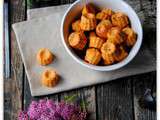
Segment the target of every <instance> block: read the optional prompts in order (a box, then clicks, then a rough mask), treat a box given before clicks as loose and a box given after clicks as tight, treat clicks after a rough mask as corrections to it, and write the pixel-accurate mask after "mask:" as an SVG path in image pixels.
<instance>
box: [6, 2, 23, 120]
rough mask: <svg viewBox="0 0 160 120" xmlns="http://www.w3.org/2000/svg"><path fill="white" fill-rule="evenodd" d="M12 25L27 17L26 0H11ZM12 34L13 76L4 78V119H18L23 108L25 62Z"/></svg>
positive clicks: (11, 32) (11, 33)
mask: <svg viewBox="0 0 160 120" xmlns="http://www.w3.org/2000/svg"><path fill="white" fill-rule="evenodd" d="M9 3H10V8H9V12H10V27H11V24H13V23H15V22H18V21H23V20H24V19H25V6H24V0H14V1H13V0H10V1H9ZM10 35H11V52H12V53H11V78H8V80H4V81H5V82H4V96H5V98H4V105H5V106H4V109H5V110H4V119H5V120H16V119H17V115H18V112H19V110H21V108H22V102H21V101H22V100H21V99H22V88H23V62H22V60H21V56H20V52H19V49H18V45H17V42H16V39H15V36H14V33H13V31H10Z"/></svg>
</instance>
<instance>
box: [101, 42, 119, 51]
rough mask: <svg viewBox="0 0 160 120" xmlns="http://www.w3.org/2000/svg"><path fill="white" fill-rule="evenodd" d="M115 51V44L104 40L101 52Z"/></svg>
mask: <svg viewBox="0 0 160 120" xmlns="http://www.w3.org/2000/svg"><path fill="white" fill-rule="evenodd" d="M115 51H116V46H115V44H113V43H111V42H108V41H107V42H105V43H104V44H103V45H102V47H101V52H102V53H107V54H113V53H114V52H115Z"/></svg>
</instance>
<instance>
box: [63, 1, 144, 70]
mask: <svg viewBox="0 0 160 120" xmlns="http://www.w3.org/2000/svg"><path fill="white" fill-rule="evenodd" d="M80 1H81V0H77V1H75V2H74V3H72V4H71V5H70V7H69V8H68V9H67V11H66V12H65V14H64V15H63V18H62V22H61V30H60V33H61V39H62V43H63V45H64V47H65V49H66V51H67V52H68V53H69V55H70V56H71V57H72V58H73V59H74V60H75V61H76V62H77V63H79V64H81V65H82V66H84V67H87V68H89V69H92V70H97V71H113V70H116V69H120V68H122V67H124V66H126V65H127V64H128V63H129V62H131V61H132V59H134V58H135V56H136V55H137V53H138V51H139V50H140V47H141V45H142V40H143V29H142V24H141V22H140V19H139V17H138V15H137V13H136V12H135V10H134V9H133V8H132V7H131V6H130V5H129V4H128V3H127V2H125V1H123V0H121V2H122V4H123V5H125V6H126V7H128V8H129V9H130V10H132V13H133V14H135V16H136V17H137V22H138V24H139V27H140V33H139V34H140V38H139V42H138V41H137V42H136V43H138V44H135V45H134V51H133V50H131V51H130V53H129V54H128V56H127V57H126V58H125V59H124V60H122V61H121V62H118V63H116V64H113V65H108V66H96V65H92V64H89V63H87V62H85V61H84V60H82V59H81V58H79V57H78V56H76V55H74V54H73V53H72V51H71V50H70V48H69V47H68V46H67V44H66V42H65V38H64V32H63V28H64V23H65V22H64V21H65V19H66V17H67V14H68V13H69V11H70V10H71V8H72V7H73V6H75V5H76V4H78V3H79V2H80ZM137 40H138V38H137Z"/></svg>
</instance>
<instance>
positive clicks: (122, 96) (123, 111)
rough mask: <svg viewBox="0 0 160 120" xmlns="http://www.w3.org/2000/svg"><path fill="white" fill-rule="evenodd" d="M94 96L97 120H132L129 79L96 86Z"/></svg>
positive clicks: (131, 97)
mask: <svg viewBox="0 0 160 120" xmlns="http://www.w3.org/2000/svg"><path fill="white" fill-rule="evenodd" d="M96 94H97V96H96V98H97V115H98V120H133V118H134V116H133V112H134V111H133V105H132V99H133V96H132V85H131V80H130V78H129V77H128V78H123V79H118V80H117V81H112V82H109V83H106V84H104V85H98V86H97V93H96Z"/></svg>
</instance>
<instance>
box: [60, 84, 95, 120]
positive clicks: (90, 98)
mask: <svg viewBox="0 0 160 120" xmlns="http://www.w3.org/2000/svg"><path fill="white" fill-rule="evenodd" d="M72 95H77V98H76V99H78V101H84V102H85V103H87V105H86V110H87V111H88V113H89V114H88V120H97V119H96V93H95V87H88V88H82V89H77V90H73V91H69V92H64V93H62V94H59V97H60V100H64V98H65V96H72Z"/></svg>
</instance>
